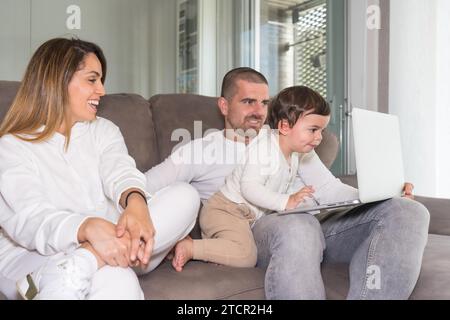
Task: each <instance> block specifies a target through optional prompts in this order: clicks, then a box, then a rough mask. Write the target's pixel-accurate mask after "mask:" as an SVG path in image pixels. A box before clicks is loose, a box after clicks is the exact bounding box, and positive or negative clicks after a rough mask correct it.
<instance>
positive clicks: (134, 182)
mask: <svg viewBox="0 0 450 320" xmlns="http://www.w3.org/2000/svg"><path fill="white" fill-rule="evenodd" d="M128 189H139V190H140V191H142V192H143V193H144V194H145V198H146V199H147V203H149V202H150V200H151V198H152V197H151V195H150V193H148V192H147V191H146V188H145V184H143V183H142V181H141V180H140V179H137V178H130V179H126V180H124V181H123V182H121V183H120V184H119V185H118V186H117V188H116V190H117V192H116V193H115V196H114V198H115V199H114V204H115V206H116V208H117V210H118V212H119V213H120V214H122V212H123V211H124V208H122V206H121V205H120V197H121V196H122V194H123V193H124V192H125V191H127V190H128Z"/></svg>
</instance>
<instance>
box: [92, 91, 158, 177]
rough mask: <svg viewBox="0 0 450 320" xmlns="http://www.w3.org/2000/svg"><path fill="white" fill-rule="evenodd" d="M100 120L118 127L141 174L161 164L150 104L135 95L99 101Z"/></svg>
mask: <svg viewBox="0 0 450 320" xmlns="http://www.w3.org/2000/svg"><path fill="white" fill-rule="evenodd" d="M98 116H100V117H104V118H107V119H109V120H111V121H112V122H114V123H115V124H116V125H117V126H119V128H120V130H121V132H122V135H123V137H124V139H125V143H126V145H127V148H128V153H129V154H130V155H131V156H132V157H133V158H134V160H136V166H137V168H138V169H139V170H141V171H142V172H145V171H147V170H149V169H150V168H151V167H153V166H155V165H157V164H158V163H159V159H160V157H159V152H158V148H157V146H156V135H155V129H154V123H153V117H152V113H151V111H150V104H149V103H148V101H147V100H145V99H144V98H142V97H141V96H140V95H136V94H110V95H106V96H104V97H103V98H102V99H101V100H100V106H99V109H98Z"/></svg>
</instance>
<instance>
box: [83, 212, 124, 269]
mask: <svg viewBox="0 0 450 320" xmlns="http://www.w3.org/2000/svg"><path fill="white" fill-rule="evenodd" d="M78 241H79V242H80V243H84V242H88V243H89V244H90V245H91V246H92V248H93V249H94V250H95V252H96V256H97V255H98V257H100V259H101V260H103V262H104V263H106V264H108V265H110V266H113V267H117V266H120V267H122V268H126V267H128V266H129V265H130V264H131V261H130V259H129V251H130V247H131V238H130V235H129V233H128V232H125V233H124V234H123V235H122V237H120V238H118V237H117V236H116V226H115V225H114V224H113V223H112V222H109V221H107V220H104V219H101V218H88V219H86V220H85V221H84V222H83V224H82V225H81V226H80V228H79V230H78ZM97 260H98V258H97Z"/></svg>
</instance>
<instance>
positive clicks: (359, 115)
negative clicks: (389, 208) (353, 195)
mask: <svg viewBox="0 0 450 320" xmlns="http://www.w3.org/2000/svg"><path fill="white" fill-rule="evenodd" d="M352 122H353V134H354V142H355V157H356V169H357V175H358V189H359V198H360V200H361V202H363V203H367V202H373V201H379V200H385V199H389V198H393V197H400V196H401V195H402V192H403V185H404V183H405V178H404V169H403V159H402V146H401V139H400V125H399V121H398V117H397V116H394V115H389V114H384V113H378V112H373V111H367V110H363V109H358V108H353V110H352Z"/></svg>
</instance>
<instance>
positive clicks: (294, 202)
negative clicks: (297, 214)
mask: <svg viewBox="0 0 450 320" xmlns="http://www.w3.org/2000/svg"><path fill="white" fill-rule="evenodd" d="M314 192H315V190H314V188H313V187H312V186H306V187H304V188H302V189H301V190H300V191H298V192H296V193H294V194H291V195H290V196H289V201H288V203H287V205H286V210H291V209H295V208H297V207H298V205H299V204H300V203H302V202H305V198H306V197H309V198H312V197H313V195H312V194H313V193H314Z"/></svg>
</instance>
